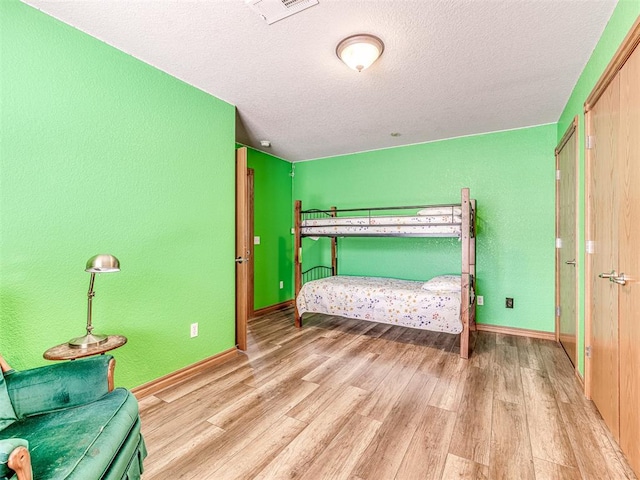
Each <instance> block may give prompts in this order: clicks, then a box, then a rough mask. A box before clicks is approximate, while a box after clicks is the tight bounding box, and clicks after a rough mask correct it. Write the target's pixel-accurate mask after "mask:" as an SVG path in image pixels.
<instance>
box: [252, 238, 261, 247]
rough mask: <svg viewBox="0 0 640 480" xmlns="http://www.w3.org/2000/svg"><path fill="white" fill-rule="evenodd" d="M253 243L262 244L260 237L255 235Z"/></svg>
mask: <svg viewBox="0 0 640 480" xmlns="http://www.w3.org/2000/svg"><path fill="white" fill-rule="evenodd" d="M253 244H254V245H260V237H253Z"/></svg>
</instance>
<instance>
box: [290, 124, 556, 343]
mask: <svg viewBox="0 0 640 480" xmlns="http://www.w3.org/2000/svg"><path fill="white" fill-rule="evenodd" d="M555 142H556V125H555V124H550V125H543V126H539V127H532V128H526V129H520V130H512V131H506V132H498V133H492V134H487V135H477V136H470V137H463V138H456V139H451V140H444V141H439V142H433V143H425V144H420V145H411V146H406V147H398V148H391V149H387V150H377V151H371V152H364V153H358V154H353V155H344V156H339V157H332V158H324V159H319V160H315V161H309V162H301V163H296V167H295V178H294V197H295V198H296V199H298V198H299V199H301V200H302V201H303V208H328V207H330V206H331V205H336V206H337V207H338V208H341V207H342V208H349V207H363V206H369V207H371V206H394V205H396V206H399V205H419V204H426V203H430V204H439V203H454V202H460V189H461V188H462V187H470V189H471V195H472V197H473V198H476V199H477V202H478V222H477V226H478V243H477V280H478V294H480V295H483V296H484V306H481V307H478V322H480V323H487V324H492V325H501V326H509V327H516V328H526V329H534V330H541V331H553V330H554V325H555V323H554V278H555V277H554V236H555V232H554V225H555V220H554V178H555V177H554V175H555V173H554V172H555V166H554V156H553V148H554V146H555ZM325 243H326V242H325ZM339 248H340V255H339V261H340V265H339V271H340V273H342V274H355V275H358V274H367V275H380V276H391V277H400V278H408V279H415V280H421V279H426V278H429V277H431V276H433V275H438V274H442V273H450V272H455V271H458V272H459V271H460V254H459V251H460V250H459V244H458V242H457V240H451V239H344V240H340V247H339ZM318 250H323V253H322V254H320V253H318ZM326 250H327V246H326V245H323V244H321V242H320V241H318V242H317V243H316V242H313V241H312V240H305V243H304V255H303V261H304V263H305V265H304V267H305V268H307V267H309V266H312V265H311V263H312V262H311V261H310V259H315V257H317V256H318V255H323V256H325V258H326ZM505 297H513V298H514V303H515V308H514V309H513V310H511V309H506V308H505V306H504V303H505Z"/></svg>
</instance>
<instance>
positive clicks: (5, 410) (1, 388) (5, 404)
mask: <svg viewBox="0 0 640 480" xmlns="http://www.w3.org/2000/svg"><path fill="white" fill-rule="evenodd" d="M16 420H17V418H16V413H15V412H14V410H13V406H12V405H11V400H10V399H9V394H8V393H7V385H6V384H5V382H4V374H3V373H2V372H0V430H2V429H3V428H4V427H6V426H8V425H11V424H12V423H13V422H15V421H16ZM0 460H1V459H0Z"/></svg>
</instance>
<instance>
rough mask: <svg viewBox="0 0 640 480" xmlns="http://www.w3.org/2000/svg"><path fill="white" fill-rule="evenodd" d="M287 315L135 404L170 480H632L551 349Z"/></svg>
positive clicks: (151, 462)
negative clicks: (469, 350)
mask: <svg viewBox="0 0 640 480" xmlns="http://www.w3.org/2000/svg"><path fill="white" fill-rule="evenodd" d="M476 335H477V337H476V342H475V349H474V352H473V354H472V356H471V358H470V359H469V360H468V361H466V360H462V359H460V358H459V356H458V353H457V352H458V351H459V347H458V341H459V340H458V337H457V336H453V335H447V334H439V333H433V332H423V331H419V330H410V329H404V328H401V327H392V326H389V325H381V324H374V323H369V322H361V321H356V320H347V319H342V318H336V317H330V316H323V315H309V316H307V317H305V321H304V327H303V328H302V329H301V330H299V329H296V328H295V327H294V326H293V312H292V311H291V309H289V310H284V311H280V312H275V313H272V314H268V315H265V316H263V317H260V318H258V319H255V320H252V321H251V322H250V323H249V349H248V351H247V352H246V354H241V355H239V356H238V358H236V359H234V360H232V361H230V362H227V363H225V364H223V365H219V366H217V367H214V368H212V369H211V370H209V371H207V372H202V373H199V374H197V375H194V376H193V377H192V378H189V379H187V380H185V381H183V382H181V383H179V384H177V385H172V386H171V387H168V388H166V389H164V390H162V391H160V392H158V393H156V394H155V395H152V396H149V397H146V398H144V399H142V400H141V401H140V409H141V417H142V433H143V435H144V437H145V439H146V442H147V448H148V450H149V456H148V457H147V459H146V460H145V472H144V476H143V478H144V480H163V479H198V480H200V479H216V480H220V479H265V480H271V479H284V478H287V479H292V478H300V479H305V480H320V479H345V480H387V479H388V480H393V479H397V480H412V479H416V480H417V479H436V480H440V479H443V480H450V479H518V480H520V479H522V480H527V479H532V480H553V479H571V480H573V479H598V480H603V479H611V480H618V479H635V478H636V477H635V476H634V475H633V473H632V471H631V469H630V468H629V466H628V464H627V462H626V460H625V458H624V456H623V455H622V453H621V452H620V449H619V448H618V447H617V445H616V444H615V443H614V442H613V440H612V437H611V435H610V434H609V433H608V431H607V430H606V427H605V426H604V423H603V421H602V419H601V418H600V416H599V415H598V413H597V411H596V410H595V408H594V407H593V405H592V404H591V402H589V401H587V400H585V398H584V396H583V395H582V393H581V391H580V386H579V385H578V383H577V381H576V379H575V378H574V375H573V371H572V367H571V364H570V363H569V361H568V359H567V357H566V355H565V354H564V352H563V351H562V349H561V348H560V347H559V346H558V345H557V344H555V343H553V342H549V341H543V340H535V339H529V338H522V337H511V336H507V335H500V334H492V333H487V332H478V333H477V334H476Z"/></svg>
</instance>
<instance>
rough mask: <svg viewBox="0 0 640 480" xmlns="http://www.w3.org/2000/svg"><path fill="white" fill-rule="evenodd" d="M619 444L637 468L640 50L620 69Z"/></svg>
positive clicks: (639, 401) (639, 406)
mask: <svg viewBox="0 0 640 480" xmlns="http://www.w3.org/2000/svg"><path fill="white" fill-rule="evenodd" d="M619 157H620V164H621V169H620V181H619V183H618V185H619V187H618V189H619V190H620V197H621V203H620V209H619V213H620V225H619V232H620V233H619V236H618V241H619V250H620V260H619V262H620V263H619V266H620V270H621V273H624V276H625V279H626V281H625V284H624V285H620V286H619V287H618V291H619V303H618V304H619V333H620V342H619V345H620V446H621V447H622V450H623V451H624V452H625V454H626V456H627V458H628V459H629V463H630V464H631V466H632V467H633V469H634V470H635V471H636V472H637V473H638V472H640V252H639V248H640V49H639V48H637V47H636V49H635V51H634V53H633V54H632V55H631V57H630V58H629V60H627V62H626V63H625V65H624V67H622V69H621V70H620V148H619Z"/></svg>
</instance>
